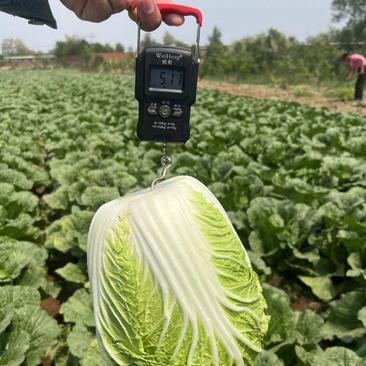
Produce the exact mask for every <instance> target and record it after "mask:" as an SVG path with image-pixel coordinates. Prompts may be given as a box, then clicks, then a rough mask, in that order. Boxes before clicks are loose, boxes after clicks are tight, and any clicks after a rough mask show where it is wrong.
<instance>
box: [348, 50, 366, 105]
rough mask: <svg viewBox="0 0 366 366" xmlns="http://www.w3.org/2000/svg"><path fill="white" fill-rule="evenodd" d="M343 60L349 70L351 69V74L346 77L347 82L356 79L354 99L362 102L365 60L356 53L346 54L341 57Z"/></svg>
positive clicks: (365, 79)
mask: <svg viewBox="0 0 366 366" xmlns="http://www.w3.org/2000/svg"><path fill="white" fill-rule="evenodd" d="M343 59H344V61H345V62H347V64H348V66H349V68H350V69H351V73H350V74H349V76H348V77H347V80H352V79H354V78H357V79H356V85H355V96H354V99H355V100H358V101H361V100H363V91H364V88H365V82H366V74H365V71H366V70H365V69H366V58H365V57H364V56H362V55H359V54H357V53H354V54H351V53H346V54H344V55H343Z"/></svg>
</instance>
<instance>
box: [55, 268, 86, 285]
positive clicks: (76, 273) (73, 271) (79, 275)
mask: <svg viewBox="0 0 366 366" xmlns="http://www.w3.org/2000/svg"><path fill="white" fill-rule="evenodd" d="M56 273H57V274H59V275H60V276H61V277H62V278H64V279H65V280H66V281H69V282H75V283H81V284H84V283H85V282H86V281H87V277H86V275H85V274H84V273H83V271H82V270H81V269H80V267H79V266H77V265H76V264H74V263H67V264H66V266H64V267H62V268H59V269H57V270H56Z"/></svg>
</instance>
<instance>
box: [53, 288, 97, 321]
mask: <svg viewBox="0 0 366 366" xmlns="http://www.w3.org/2000/svg"><path fill="white" fill-rule="evenodd" d="M60 313H61V314H62V315H63V316H64V320H65V321H66V322H68V323H76V324H77V323H81V324H84V325H86V326H90V327H93V326H95V322H94V315H93V309H92V307H91V297H90V295H89V293H88V292H87V291H86V290H85V289H80V290H77V291H75V293H74V294H73V295H72V296H71V297H70V298H69V299H68V300H67V302H65V303H64V304H62V305H61V308H60Z"/></svg>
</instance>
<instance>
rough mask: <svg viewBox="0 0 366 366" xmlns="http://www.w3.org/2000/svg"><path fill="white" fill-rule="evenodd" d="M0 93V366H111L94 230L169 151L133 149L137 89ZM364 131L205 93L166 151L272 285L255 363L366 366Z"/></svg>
mask: <svg viewBox="0 0 366 366" xmlns="http://www.w3.org/2000/svg"><path fill="white" fill-rule="evenodd" d="M0 84H1V86H2V88H1V90H0V100H1V101H2V103H1V106H0V126H1V129H0V365H8V366H9V365H12V366H17V365H28V366H33V365H34V366H36V365H39V364H43V365H49V364H55V365H57V366H63V365H65V366H66V365H79V364H80V365H82V366H93V365H98V366H100V365H103V360H102V358H101V356H100V354H99V352H98V347H97V343H96V340H95V336H94V320H93V315H92V309H91V304H90V291H89V283H88V279H87V271H86V237H87V232H88V228H89V224H90V220H91V218H92V216H93V214H94V212H95V210H96V209H97V208H98V207H99V206H100V205H101V204H103V203H104V202H107V201H110V200H112V199H114V198H116V197H118V196H121V195H124V194H126V193H128V192H131V191H133V190H136V189H139V188H144V187H147V186H149V185H150V183H151V181H152V179H153V178H154V176H155V175H156V174H157V170H158V163H159V160H160V157H161V147H160V146H158V145H155V144H140V143H138V141H137V140H136V138H135V124H136V113H137V112H136V110H137V105H136V103H135V101H134V99H133V81H132V79H130V78H126V77H117V76H102V75H93V74H78V73H70V72H68V73H66V72H43V73H38V72H11V73H3V74H0ZM365 122H366V120H365V119H363V118H361V117H357V116H353V115H345V114H338V113H334V112H331V111H328V110H323V109H310V108H307V107H304V106H300V105H295V104H289V103H283V102H278V101H263V100H257V99H249V98H242V97H235V96H232V95H227V94H223V93H220V92H216V91H206V90H204V91H200V93H199V98H198V103H197V105H196V107H195V108H194V112H193V116H192V127H193V130H192V138H191V140H190V142H189V143H188V144H187V145H186V146H185V147H183V146H174V147H172V156H173V159H174V165H173V169H172V172H171V174H174V175H178V174H183V175H184V174H187V175H191V176H194V177H196V178H198V179H200V180H201V181H202V182H203V183H205V184H206V185H208V186H209V188H210V189H211V190H212V191H213V192H214V193H215V195H216V196H217V197H218V198H219V200H220V201H221V203H222V204H223V205H224V207H225V208H226V210H227V211H228V212H229V215H230V217H231V219H232V221H233V223H234V226H235V228H236V229H237V231H238V233H239V235H240V237H241V239H242V240H243V242H244V243H245V245H246V248H247V249H248V252H249V254H250V257H251V260H252V263H253V266H254V268H255V269H256V270H257V272H258V273H259V274H260V276H261V280H262V282H263V283H264V291H265V296H266V299H267V302H268V305H269V309H268V313H269V314H270V315H271V323H270V329H269V332H268V335H267V337H266V340H265V344H266V349H267V351H266V352H264V353H263V354H262V355H261V356H260V357H259V358H258V359H257V361H256V363H255V365H257V366H260V365H269V364H270V365H273V366H277V365H291V366H292V365H301V366H310V365H311V366H317V365H319V366H320V365H329V366H331V365H332V366H333V365H340V366H343V365H366V347H365V344H366V246H365V244H364V243H365V238H366V158H365V157H366V124H365ZM179 366H181V365H179ZM207 366H209V365H207Z"/></svg>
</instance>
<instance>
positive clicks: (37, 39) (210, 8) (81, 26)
mask: <svg viewBox="0 0 366 366" xmlns="http://www.w3.org/2000/svg"><path fill="white" fill-rule="evenodd" d="M176 2H178V1H176ZM179 2H180V3H181V4H185V5H190V6H195V7H198V8H200V9H201V10H202V12H203V14H204V17H205V19H204V27H203V30H202V43H203V44H205V43H206V42H207V40H208V37H209V35H210V34H211V33H212V30H213V28H214V26H217V27H219V29H220V30H221V32H222V34H223V41H224V42H225V43H230V42H231V41H234V40H237V39H240V38H242V37H244V36H248V35H254V34H257V33H260V32H264V31H266V30H268V29H269V28H275V29H277V30H279V31H282V32H284V33H286V34H287V35H291V36H296V37H298V38H299V39H301V40H305V39H306V38H307V37H309V36H312V35H316V34H318V33H320V32H322V31H327V30H328V29H329V28H330V27H331V26H334V24H332V12H331V3H332V0H254V1H253V0H252V1H249V0H224V1H218V0H195V1H194V0H179ZM50 5H51V8H52V11H53V14H54V16H55V18H56V20H57V23H58V29H57V30H53V29H51V28H48V27H46V26H36V25H29V24H28V23H27V21H26V20H23V19H20V18H15V17H13V16H10V15H8V14H4V13H0V43H1V41H2V40H3V39H5V38H20V39H22V40H23V41H24V42H25V44H26V45H27V46H28V47H29V48H31V49H33V50H37V51H44V52H46V51H49V50H50V49H52V48H53V46H54V44H55V42H56V41H57V40H62V39H63V38H64V37H65V36H66V35H69V36H71V35H76V36H80V37H82V38H86V39H87V40H88V41H92V42H101V43H110V44H112V45H114V44H116V43H117V42H119V43H122V44H123V45H125V46H126V47H130V46H131V47H135V44H136V25H135V24H134V23H133V22H131V21H130V19H129V18H128V16H127V14H125V13H123V14H116V15H113V16H112V17H111V18H110V19H108V20H107V21H105V22H103V23H99V24H93V23H89V22H84V21H81V20H79V19H78V18H77V17H76V16H75V15H74V14H73V13H72V12H70V11H69V10H68V9H66V8H65V7H64V6H63V5H62V4H61V2H60V0H50ZM166 31H169V32H171V33H172V34H173V35H174V36H175V37H176V38H179V39H181V40H183V41H185V42H188V43H193V42H194V40H195V31H196V27H195V22H194V21H193V19H192V20H188V19H187V22H186V24H185V25H184V26H182V27H180V28H178V29H177V28H174V29H173V28H169V27H167V26H163V27H161V29H160V30H158V31H156V32H154V33H153V35H152V36H153V38H155V39H160V38H161V36H162V34H163V33H164V32H166Z"/></svg>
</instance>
